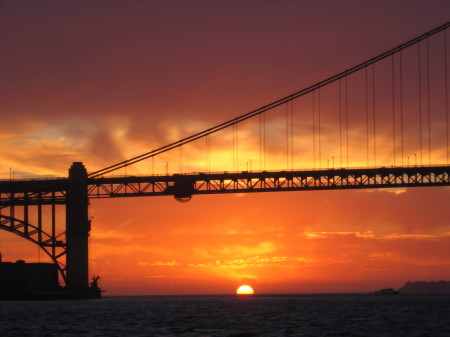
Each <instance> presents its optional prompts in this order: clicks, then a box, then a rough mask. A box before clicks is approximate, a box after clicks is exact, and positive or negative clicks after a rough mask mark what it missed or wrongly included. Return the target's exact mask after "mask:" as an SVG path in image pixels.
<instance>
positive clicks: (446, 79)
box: [444, 30, 450, 165]
mask: <svg viewBox="0 0 450 337" xmlns="http://www.w3.org/2000/svg"><path fill="white" fill-rule="evenodd" d="M444 67H445V69H444V74H445V129H446V134H447V165H448V164H449V163H450V162H449V156H450V153H449V134H448V129H449V125H448V68H447V30H444Z"/></svg>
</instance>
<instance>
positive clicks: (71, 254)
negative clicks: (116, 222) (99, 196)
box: [66, 162, 90, 292]
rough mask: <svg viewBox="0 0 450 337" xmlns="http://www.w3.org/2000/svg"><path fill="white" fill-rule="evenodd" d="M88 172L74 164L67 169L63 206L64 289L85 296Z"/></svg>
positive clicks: (78, 163)
mask: <svg viewBox="0 0 450 337" xmlns="http://www.w3.org/2000/svg"><path fill="white" fill-rule="evenodd" d="M88 205H89V199H88V192H87V171H86V168H85V167H84V165H83V163H81V162H74V163H73V164H72V166H71V167H70V169H69V179H68V189H67V204H66V240H67V249H66V254H67V255H66V266H67V278H66V282H67V284H66V286H67V289H69V290H73V291H76V292H85V291H87V290H88V288H89V275H88V238H89V232H90V221H89V216H88Z"/></svg>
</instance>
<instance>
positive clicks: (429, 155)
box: [426, 39, 431, 165]
mask: <svg viewBox="0 0 450 337" xmlns="http://www.w3.org/2000/svg"><path fill="white" fill-rule="evenodd" d="M428 40H429V39H427V40H426V41H427V96H428V100H427V103H428V107H427V108H428V165H431V102H430V101H431V97H430V47H429V43H428Z"/></svg>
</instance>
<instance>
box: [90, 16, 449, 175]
mask: <svg viewBox="0 0 450 337" xmlns="http://www.w3.org/2000/svg"><path fill="white" fill-rule="evenodd" d="M449 26H450V22H447V23H445V24H443V25H441V26H439V27H436V28H434V29H432V30H430V31H429V32H427V33H425V34H422V35H420V36H418V37H416V38H414V39H412V40H410V41H407V42H405V43H403V44H401V45H399V46H397V47H395V48H392V49H390V50H388V51H386V52H384V53H381V54H379V55H378V56H375V57H372V58H371V59H369V60H367V61H365V62H362V63H360V64H358V65H356V66H353V67H351V68H349V69H347V70H344V71H342V72H340V73H338V74H336V75H334V76H331V77H329V78H327V79H325V80H322V81H319V82H317V83H315V84H313V85H311V86H309V87H306V88H304V89H302V90H299V91H297V92H294V93H292V94H290V95H288V96H286V97H283V98H281V99H278V100H276V101H274V102H272V103H269V104H267V105H264V106H262V107H260V108H258V109H255V110H252V111H250V112H248V113H245V114H243V115H241V116H238V117H235V118H233V119H231V120H228V121H226V122H223V123H221V124H218V125H216V126H214V127H211V128H209V129H206V130H203V131H201V132H198V133H196V134H194V135H191V136H189V137H186V138H183V139H180V140H178V141H176V142H173V143H170V144H168V145H165V146H162V147H160V148H158V149H156V150H152V151H150V152H146V153H143V154H141V155H139V156H136V157H133V158H131V159H127V160H124V161H122V162H119V163H117V164H114V165H111V166H108V167H105V168H103V169H101V170H97V171H94V172H91V173H89V174H88V177H89V178H96V177H100V176H102V175H104V174H107V173H110V172H113V171H115V170H118V169H120V168H123V167H125V166H129V165H132V164H135V163H137V162H140V161H142V160H145V159H147V158H151V157H154V156H156V155H158V154H160V153H163V152H166V151H169V150H171V149H174V148H176V147H179V146H181V145H184V144H187V143H190V142H193V141H195V140H197V139H199V138H203V137H205V136H207V135H210V134H213V133H216V132H218V131H220V130H222V129H225V128H228V127H230V126H232V125H236V124H238V123H240V122H243V121H244V120H247V119H249V118H252V117H254V116H257V115H260V114H262V113H264V112H265V111H268V110H271V109H274V108H276V107H278V106H280V105H283V104H285V103H287V102H289V101H292V100H294V99H296V98H299V97H301V96H304V95H306V94H308V93H311V92H313V91H315V90H318V89H320V88H321V87H324V86H326V85H328V84H331V83H333V82H335V81H337V80H339V79H340V78H343V77H345V78H346V77H347V76H349V75H350V74H352V73H355V72H357V71H359V70H361V69H363V68H366V67H368V66H369V65H371V64H374V63H376V62H379V61H381V60H383V59H385V58H387V57H389V56H391V55H394V54H396V53H398V52H399V51H401V50H403V49H405V48H408V47H410V46H412V45H414V44H416V43H418V42H419V41H422V40H424V39H427V38H429V37H430V36H432V35H434V34H437V33H439V32H441V31H443V30H445V29H447V28H448V27H449Z"/></svg>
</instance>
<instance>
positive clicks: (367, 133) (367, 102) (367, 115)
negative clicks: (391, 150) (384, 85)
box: [364, 67, 369, 167]
mask: <svg viewBox="0 0 450 337" xmlns="http://www.w3.org/2000/svg"><path fill="white" fill-rule="evenodd" d="M364 70H365V76H366V77H365V81H366V97H365V99H366V161H367V167H369V88H368V87H369V84H368V74H367V73H368V71H367V67H366V68H365V69H364Z"/></svg>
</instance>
